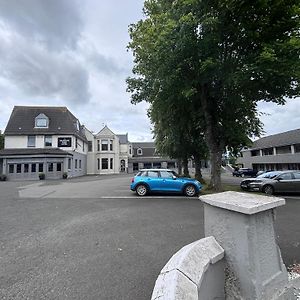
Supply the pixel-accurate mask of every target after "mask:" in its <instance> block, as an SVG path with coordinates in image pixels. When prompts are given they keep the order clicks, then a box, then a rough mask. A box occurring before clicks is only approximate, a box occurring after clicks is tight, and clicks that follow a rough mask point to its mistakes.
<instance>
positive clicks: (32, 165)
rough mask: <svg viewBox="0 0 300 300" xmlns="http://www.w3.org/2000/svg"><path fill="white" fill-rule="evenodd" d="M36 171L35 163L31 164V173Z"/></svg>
mask: <svg viewBox="0 0 300 300" xmlns="http://www.w3.org/2000/svg"><path fill="white" fill-rule="evenodd" d="M35 172H36V164H31V173H35Z"/></svg>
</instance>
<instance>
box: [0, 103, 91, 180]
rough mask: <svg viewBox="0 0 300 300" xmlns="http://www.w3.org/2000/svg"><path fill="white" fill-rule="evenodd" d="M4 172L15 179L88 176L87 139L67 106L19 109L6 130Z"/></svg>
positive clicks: (0, 159) (1, 154) (0, 161)
mask: <svg viewBox="0 0 300 300" xmlns="http://www.w3.org/2000/svg"><path fill="white" fill-rule="evenodd" d="M4 134H5V142H4V149H2V150H0V171H1V170H2V173H3V174H5V175H6V176H7V178H8V179H11V180H18V179H19V180H26V179H28V180H32V179H38V178H39V174H44V175H45V178H46V179H59V178H62V176H63V174H64V173H66V174H68V176H69V177H76V176H81V175H84V174H86V165H87V148H88V144H87V139H86V137H85V134H84V130H83V127H82V126H81V124H80V122H79V120H78V119H77V118H76V117H75V116H74V115H73V114H72V113H71V112H70V111H69V110H68V109H67V108H66V107H29V106H15V107H14V109H13V111H12V114H11V116H10V119H9V121H8V124H7V126H6V129H5V131H4Z"/></svg>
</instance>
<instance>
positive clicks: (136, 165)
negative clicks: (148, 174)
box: [132, 163, 139, 171]
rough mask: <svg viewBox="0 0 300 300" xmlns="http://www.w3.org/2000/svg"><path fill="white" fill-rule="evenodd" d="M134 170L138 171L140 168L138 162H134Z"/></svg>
mask: <svg viewBox="0 0 300 300" xmlns="http://www.w3.org/2000/svg"><path fill="white" fill-rule="evenodd" d="M132 165H133V171H138V169H139V164H138V163H133V164H132Z"/></svg>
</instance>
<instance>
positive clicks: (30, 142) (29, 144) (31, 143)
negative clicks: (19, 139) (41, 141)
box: [27, 135, 35, 147]
mask: <svg viewBox="0 0 300 300" xmlns="http://www.w3.org/2000/svg"><path fill="white" fill-rule="evenodd" d="M27 147H35V135H28V137H27Z"/></svg>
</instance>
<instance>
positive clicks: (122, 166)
mask: <svg viewBox="0 0 300 300" xmlns="http://www.w3.org/2000/svg"><path fill="white" fill-rule="evenodd" d="M120 165H121V172H125V160H124V159H121V162H120Z"/></svg>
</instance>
